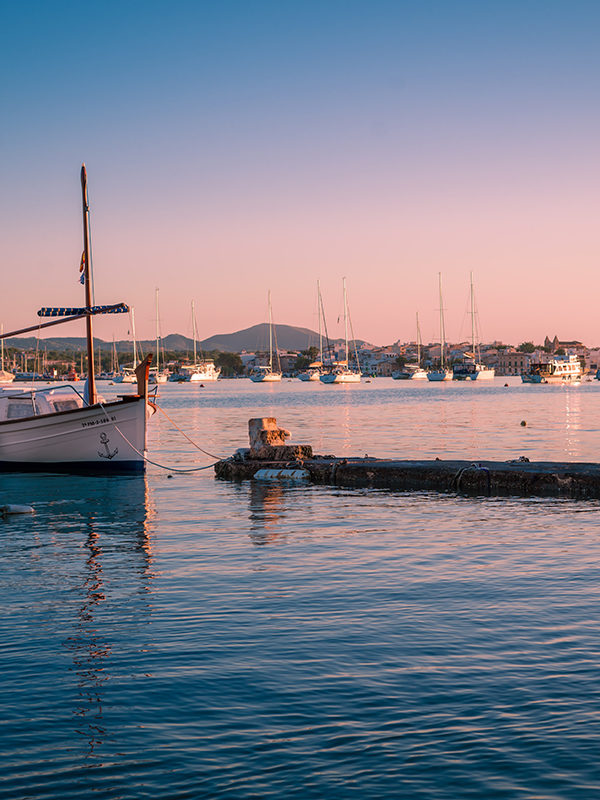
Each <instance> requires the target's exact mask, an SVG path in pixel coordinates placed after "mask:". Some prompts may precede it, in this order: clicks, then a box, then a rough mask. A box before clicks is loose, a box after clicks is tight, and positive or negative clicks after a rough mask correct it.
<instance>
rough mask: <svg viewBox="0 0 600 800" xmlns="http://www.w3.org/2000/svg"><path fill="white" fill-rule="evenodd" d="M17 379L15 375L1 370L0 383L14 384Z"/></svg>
mask: <svg viewBox="0 0 600 800" xmlns="http://www.w3.org/2000/svg"><path fill="white" fill-rule="evenodd" d="M14 379H15V376H14V373H12V372H7V371H6V370H5V369H0V383H12V382H13V381H14Z"/></svg>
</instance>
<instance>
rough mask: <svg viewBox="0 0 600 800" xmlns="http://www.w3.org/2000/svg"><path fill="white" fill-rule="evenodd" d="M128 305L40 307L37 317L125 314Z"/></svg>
mask: <svg viewBox="0 0 600 800" xmlns="http://www.w3.org/2000/svg"><path fill="white" fill-rule="evenodd" d="M128 311H129V306H128V305H127V304H126V303H115V304H114V305H112V306H83V307H82V308H73V307H66V308H40V310H39V311H38V312H37V313H38V317H73V316H82V315H86V316H93V315H94V314H127V312H128Z"/></svg>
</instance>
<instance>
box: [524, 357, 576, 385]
mask: <svg viewBox="0 0 600 800" xmlns="http://www.w3.org/2000/svg"><path fill="white" fill-rule="evenodd" d="M581 376H582V369H581V361H580V360H579V359H578V358H577V356H555V357H554V358H553V359H552V360H550V361H544V362H542V363H537V364H531V366H530V367H529V371H528V372H526V373H524V374H523V375H521V380H522V381H523V383H581Z"/></svg>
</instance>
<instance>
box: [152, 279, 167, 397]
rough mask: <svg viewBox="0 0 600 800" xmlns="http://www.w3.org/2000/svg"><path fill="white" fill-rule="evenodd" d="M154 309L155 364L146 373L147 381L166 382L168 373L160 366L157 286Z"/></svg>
mask: <svg viewBox="0 0 600 800" xmlns="http://www.w3.org/2000/svg"><path fill="white" fill-rule="evenodd" d="M155 310H156V315H155V319H156V325H155V333H156V365H155V366H153V367H150V373H149V375H148V383H153V384H154V383H166V382H167V380H168V379H169V373H168V372H167V371H166V370H165V369H161V368H160V350H161V347H160V344H161V343H160V318H159V315H158V288H157V289H156V291H155Z"/></svg>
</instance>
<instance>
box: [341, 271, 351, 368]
mask: <svg viewBox="0 0 600 800" xmlns="http://www.w3.org/2000/svg"><path fill="white" fill-rule="evenodd" d="M342 285H343V287H344V341H345V343H346V365H348V364H349V363H350V362H349V358H348V300H347V298H346V278H342Z"/></svg>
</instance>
